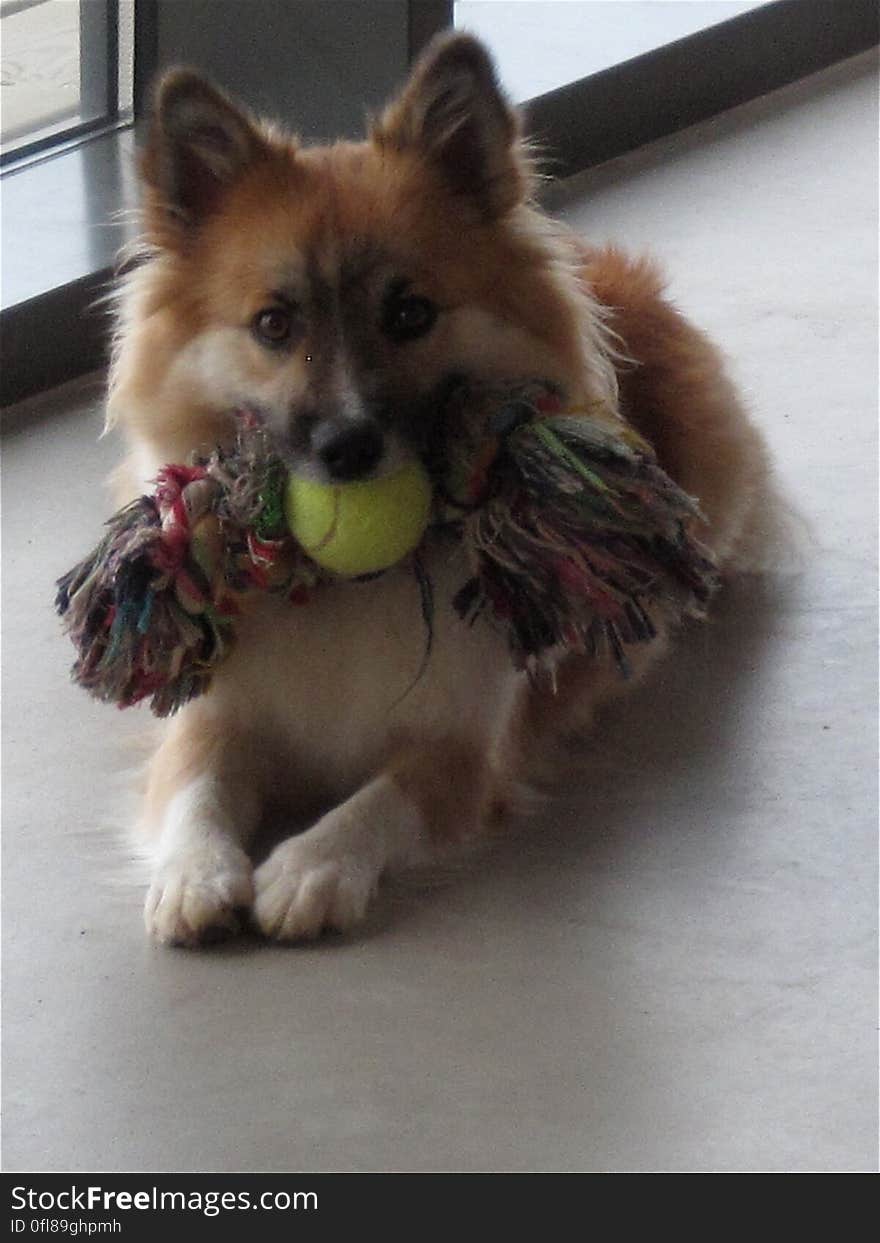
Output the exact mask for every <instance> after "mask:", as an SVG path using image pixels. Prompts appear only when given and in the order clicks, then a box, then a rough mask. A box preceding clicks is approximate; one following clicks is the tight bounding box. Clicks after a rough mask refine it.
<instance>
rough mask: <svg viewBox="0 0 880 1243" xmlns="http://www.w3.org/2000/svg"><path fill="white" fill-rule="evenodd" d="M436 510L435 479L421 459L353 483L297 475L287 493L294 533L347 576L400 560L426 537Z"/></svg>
mask: <svg viewBox="0 0 880 1243" xmlns="http://www.w3.org/2000/svg"><path fill="white" fill-rule="evenodd" d="M430 511H431V483H430V481H429V479H428V476H427V473H426V471H425V468H424V467H423V466H422V465H421V463H420V462H410V463H408V465H406V466H403V467H402V468H401V469H400V470H398V471H395V472H394V473H393V474H391V475H383V476H382V477H381V478H380V479H358V480H355V481H353V482H351V483H317V482H316V481H315V480H313V479H300V478H297V476H296V475H291V476H290V478H289V479H288V481H287V488H286V491H285V496H284V513H285V517H286V518H287V525H288V527H289V528H290V531H291V533H292V534H293V535H294V537H295V538H296V539H297V540H298V542H299V543H300V544H301V545H302V547H303V548H304V549H305V551H306V552H307V553H308V555H309V556H310V557H311V558H312V560H313V561H316V562H317V563H318V565H320V566H322V567H323V568H324V569H325V570H330V571H332V572H333V573H334V574H340V575H342V576H343V577H346V578H357V577H358V576H359V575H361V574H374V573H376V572H377V571H378V570H385V569H387V568H388V567H389V566H391V565H394V564H395V562H397V561H400V560H401V558H403V557H405V556H406V554H407V553H408V552H411V551H412V550H413V549H414V548H415V547H416V545H417V544H418V543H419V541H420V540H421V538H422V536H423V535H424V533H425V527H426V526H427V525H428V517H429V515H430Z"/></svg>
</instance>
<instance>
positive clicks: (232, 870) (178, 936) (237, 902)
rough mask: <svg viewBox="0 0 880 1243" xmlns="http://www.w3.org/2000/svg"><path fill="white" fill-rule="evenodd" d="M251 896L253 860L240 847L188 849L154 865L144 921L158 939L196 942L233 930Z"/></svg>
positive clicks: (182, 943)
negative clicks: (154, 870) (154, 869)
mask: <svg viewBox="0 0 880 1243" xmlns="http://www.w3.org/2000/svg"><path fill="white" fill-rule="evenodd" d="M253 896H254V884H253V872H252V868H251V861H250V859H249V858H248V857H247V855H246V854H245V853H244V851H243V850H241V849H240V848H239V847H238V846H236V845H234V844H233V843H231V842H230V843H228V844H224V846H223V847H222V848H220V847H218V846H217V845H216V844H214V845H213V846H212V847H205V848H203V849H197V848H190V849H189V850H187V851H185V852H183V853H181V854H177V855H173V856H172V857H171V858H170V859H168V860H167V861H166V862H165V863H162V864H160V866H159V867H158V868H157V870H156V874H155V876H154V878H153V883H152V885H151V886H150V891H149V893H148V894H147V902H146V906H145V908H144V921H145V923H146V925H147V931H148V932H149V933H150V934H151V935H152V936H153V937H155V938H156V940H157V941H162V942H164V943H165V944H167V945H199V944H201V943H204V942H206V941H213V940H217V939H219V938H221V937H224V936H229V935H230V934H231V933H234V932H237V931H238V928H239V911H240V910H241V909H242V908H243V907H249V906H250V904H251V902H252V901H253Z"/></svg>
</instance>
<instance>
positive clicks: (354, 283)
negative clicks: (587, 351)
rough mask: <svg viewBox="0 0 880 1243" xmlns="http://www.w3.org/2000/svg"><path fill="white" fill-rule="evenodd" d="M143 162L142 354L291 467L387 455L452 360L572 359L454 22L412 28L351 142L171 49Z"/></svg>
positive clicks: (471, 56)
mask: <svg viewBox="0 0 880 1243" xmlns="http://www.w3.org/2000/svg"><path fill="white" fill-rule="evenodd" d="M143 175H144V181H145V191H146V203H145V223H146V238H147V242H148V245H149V247H150V248H151V252H152V256H153V257H152V259H151V261H150V263H148V264H147V268H148V269H150V272H149V284H148V286H147V287H146V290H147V292H146V295H145V296H141V298H140V300H139V302H138V307H139V310H138V312H137V316H139V317H140V319H141V320H144V319H150V318H151V319H152V326H151V330H149V331H144V332H143V334H142V339H143V340H144V341H145V342H146V343H147V344H145V345H144V356H143V359H142V365H144V366H152V367H153V368H154V369H155V368H156V367H157V366H159V365H160V363H161V361H162V360H164V363H165V365H166V370H165V377H166V387H167V386H168V385H171V387H172V388H173V389H174V391H175V393H177V394H179V395H180V398H181V400H182V402H183V404H184V405H187V403H188V405H189V407H191V408H192V410H193V411H195V412H201V413H204V411H206V410H209V409H213V410H217V411H221V410H222V411H229V410H232V409H235V408H239V407H244V408H250V409H254V410H256V411H257V412H258V414H259V415H260V416H261V417H262V418H263V419H264V420H265V422H266V424H267V425H268V426H269V427H270V429H271V430H272V432H273V434H274V436H275V438H276V441H277V443H278V445H279V446H280V448H281V450H282V452H283V453H284V454H285V456H286V457H287V458H288V460H289V461H290V463H291V465H292V466H293V468H294V469H296V470H298V471H301V472H303V473H307V474H313V475H315V476H316V477H319V478H324V479H326V478H337V479H353V478H359V477H365V476H369V475H371V474H376V473H382V472H383V471H385V470H389V469H392V468H393V467H394V466H395V465H397V464H399V462H400V461H401V460H402V459H405V458H406V457H407V456H409V455H411V454H412V453H416V452H419V451H420V449H421V448H422V447H423V445H424V442H425V438H426V436H427V434H428V431H429V428H430V423H431V414H432V411H433V410H435V409H436V408H437V403H438V401H439V400H440V399H441V397H442V394H443V392H444V390H445V388H446V386H448V385H449V384H450V383H451V382H453V381H454V380H456V379H458V378H469V379H478V380H485V379H496V378H504V379H510V378H515V377H517V376H544V377H546V378H548V379H550V380H554V381H556V382H557V383H559V384H561V385H563V386H564V387H565V386H569V387H570V386H572V385H573V384H575V383H576V382H577V380H578V379H579V371H580V370H581V369H582V367H583V342H584V318H583V314H584V307H583V305H579V304H578V303H577V299H576V297H575V296H574V294H573V290H574V288H575V286H574V281H573V278H572V275H571V272H570V271H569V270H567V269H566V267H565V263H564V262H561V261H560V249H559V243H558V241H557V240H556V238H555V237H554V235H553V231H552V229H551V228H550V226H549V225H548V224H547V223H546V222H545V221H544V220H543V218H542V217H541V216H540V215H539V213H537V212H536V211H534V210H533V209H532V208H531V207H530V206H529V204H528V199H529V195H530V192H531V169H530V162H529V158H528V154H527V150H526V148H525V146H524V144H523V141H522V139H521V134H520V125H519V120H518V118H517V116H516V114H515V113H514V112H513V110H512V109H511V107H510V106H509V104H508V103H507V101H506V100H505V98H504V97H503V95H502V93H501V91H500V90H499V86H498V83H497V79H496V76H495V72H494V69H493V66H492V64H491V61H490V60H489V58H488V56H487V54H486V52H485V51H484V50H483V48H482V47H481V46H480V45H479V44H478V43H477V42H476V41H475V40H473V39H472V38H469V37H467V36H463V35H454V36H452V37H448V38H446V39H444V40H441V41H440V42H439V43H437V44H435V45H434V46H433V47H432V48H431V49H429V51H428V52H427V53H426V55H425V56H424V57H423V59H422V61H421V62H420V63H419V64H418V65H417V66H416V68H415V70H414V72H413V74H412V76H411V77H410V79H409V81H408V83H407V84H406V85H405V87H404V89H403V91H402V93H401V94H400V96H399V97H398V98H397V99H396V100H395V101H393V102H392V103H391V104H390V105H389V106H388V108H387V109H386V110H385V112H384V113H383V114H382V115H381V117H379V118H378V119H377V120H376V122H375V123H374V125H373V126H372V129H371V132H370V134H369V137H368V139H367V141H365V142H363V143H358V144H354V143H338V144H336V145H333V146H329V147H311V148H309V147H301V146H300V145H299V144H298V143H297V142H296V141H295V140H294V139H292V138H290V137H289V136H286V135H283V134H281V133H280V132H278V131H277V130H275V129H272V128H271V127H268V126H265V125H262V124H260V123H258V122H256V121H254V120H253V119H252V118H251V117H249V116H248V115H247V114H246V113H244V112H243V111H241V110H240V109H239V108H238V107H236V106H235V105H234V104H233V103H231V102H230V100H229V99H227V98H226V97H225V96H224V95H223V94H221V93H220V92H218V91H217V90H216V89H215V88H214V87H212V86H211V85H209V84H208V83H206V82H205V81H204V80H203V79H202V78H200V77H199V76H198V75H196V74H195V73H193V72H191V71H188V70H174V71H172V72H171V73H169V74H168V75H166V77H165V78H164V79H163V80H162V82H161V83H160V85H159V88H158V92H157V96H156V108H155V117H154V121H153V126H152V131H151V134H150V138H149V142H148V146H147V149H146V151H145V155H144V159H143ZM142 294H143V289H142ZM129 322H130V326H133V327H134V328H135V329H138V328H141V329H143V327H144V325H143V323H137V322H136V323H134V324H133V325H131V315H130V316H129ZM154 374H155V371H154ZM172 404H173V403H172ZM178 417H180V416H178ZM184 417H185V416H184ZM196 417H197V415H196V414H195V413H194V414H193V418H194V419H195V418H196Z"/></svg>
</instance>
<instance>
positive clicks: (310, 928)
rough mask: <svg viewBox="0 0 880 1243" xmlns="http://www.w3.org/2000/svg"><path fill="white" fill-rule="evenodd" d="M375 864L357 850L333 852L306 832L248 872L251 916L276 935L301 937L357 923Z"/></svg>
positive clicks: (291, 938) (281, 938) (370, 887)
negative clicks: (251, 880)
mask: <svg viewBox="0 0 880 1243" xmlns="http://www.w3.org/2000/svg"><path fill="white" fill-rule="evenodd" d="M377 883H378V876H377V875H376V871H375V868H374V867H372V866H371V865H370V864H369V863H368V862H367V861H366V860H365V859H363V858H359V857H358V856H357V854H341V855H340V856H338V857H334V856H333V855H332V854H330V853H329V852H328V850H327V843H325V842H323V841H314V840H310V834H309V833H305V834H303V836H302V837H293V838H290V839H289V840H288V841H286V842H282V844H281V845H280V846H278V847H276V849H275V850H274V851H273V852H272V854H271V855H270V856H269V858H268V859H267V860H266V862H265V863H264V864H262V866H261V867H259V868H257V870H256V872H255V874H254V886H255V889H256V898H255V900H254V908H253V913H254V918H255V920H256V922H257V924H258V926H259V928H260V930H261V931H262V932H263V933H264V934H265V935H266V936H267V937H272V938H274V939H275V940H277V941H301V940H307V939H310V938H313V937H317V936H319V935H320V934H321V933H322V932H324V931H337V932H345V931H347V930H349V929H350V928H353V927H354V926H355V924H358V923H360V921H361V920H362V919H363V917H364V914H365V913H366V910H367V906H368V905H369V902H370V898H371V897H372V896H373V894H374V893H375V891H376V886H377Z"/></svg>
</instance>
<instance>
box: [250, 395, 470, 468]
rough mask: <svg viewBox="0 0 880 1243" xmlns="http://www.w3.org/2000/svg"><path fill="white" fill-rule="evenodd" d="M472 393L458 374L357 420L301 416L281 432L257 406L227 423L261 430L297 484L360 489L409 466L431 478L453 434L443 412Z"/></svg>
mask: <svg viewBox="0 0 880 1243" xmlns="http://www.w3.org/2000/svg"><path fill="white" fill-rule="evenodd" d="M472 388H473V382H472V381H471V380H469V378H468V377H467V376H465V375H464V374H463V373H461V372H454V373H449V374H448V375H446V376H444V377H443V379H442V380H441V381H440V382H439V383H438V384H436V385H435V386H434V387H433V389H432V390H431V391H430V392H428V393H427V394H420V395H418V396H416V397H414V398H410V399H407V400H402V401H401V400H399V399H397V400H393V399H388V400H385V401H374V402H372V403H369V404H366V403H365V411H364V414H363V416H362V417H358V418H351V417H346V416H343V415H340V414H339V413H338V412H336V411H328V412H327V413H326V414H321V415H316V414H314V413H312V412H305V413H302V414H300V415H298V416H295V417H293V418H291V419H288V420H286V426H285V430H283V431H281V430H279V426H278V425H279V419H278V416H277V414H276V413H275V412H274V411H273V410H271V409H270V408H268V407H265V406H263V405H261V404H260V403H258V402H250V403H249V402H242V403H240V405H239V406H238V408H237V409H236V411H235V417H236V420H237V421H238V422H243V423H244V424H246V425H248V426H255V425H256V426H260V427H262V428H263V429H264V430H265V431H266V433H267V434H268V436H269V439H270V441H271V443H272V447H273V449H274V451H275V452H276V454H277V455H278V456H279V457H280V458H281V459H282V461H283V462H284V464H285V465H286V467H287V469H288V470H289V472H290V473H291V474H292V475H294V476H296V477H298V478H301V479H308V480H311V481H313V482H316V483H324V484H332V483H339V484H344V483H352V482H356V481H363V482H366V481H369V480H376V479H381V478H383V477H385V476H387V475H393V474H395V473H397V472H398V471H399V470H401V469H402V468H403V467H404V466H406V465H407V464H409V463H410V462H412V461H413V460H418V461H420V462H421V463H422V464H423V465H424V466H425V468H426V469H427V470H428V472H429V474H430V475H431V477H432V478H435V479H439V478H441V477H442V476H443V474H444V470H445V463H446V461H447V459H448V456H449V454H448V446H447V441H448V437H449V436H450V435H451V434H455V433H454V430H453V429H454V420H452V419H451V417H450V412H451V411H454V410H457V409H460V408H462V407H463V405H464V394H466V393H467V392H469V391H471V389H472Z"/></svg>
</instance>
